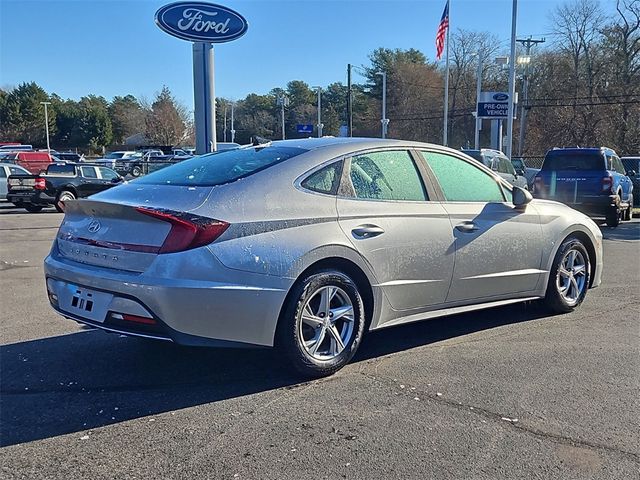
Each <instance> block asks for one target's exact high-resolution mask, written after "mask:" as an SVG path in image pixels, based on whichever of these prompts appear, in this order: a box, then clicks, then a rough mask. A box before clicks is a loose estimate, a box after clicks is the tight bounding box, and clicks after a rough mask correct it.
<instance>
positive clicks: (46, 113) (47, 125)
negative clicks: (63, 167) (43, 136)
mask: <svg viewBox="0 0 640 480" xmlns="http://www.w3.org/2000/svg"><path fill="white" fill-rule="evenodd" d="M40 104H41V105H44V127H45V129H46V132H47V152H48V153H49V154H51V146H50V145H49V113H48V112H47V105H51V102H40Z"/></svg>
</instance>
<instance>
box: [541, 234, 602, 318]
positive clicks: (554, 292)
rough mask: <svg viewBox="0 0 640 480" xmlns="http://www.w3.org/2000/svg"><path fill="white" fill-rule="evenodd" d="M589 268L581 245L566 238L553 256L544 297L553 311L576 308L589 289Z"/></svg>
mask: <svg viewBox="0 0 640 480" xmlns="http://www.w3.org/2000/svg"><path fill="white" fill-rule="evenodd" d="M590 275H591V265H590V264H589V254H588V253H587V249H586V248H585V247H584V245H583V244H582V242H581V241H580V240H578V239H577V238H575V237H569V238H567V239H566V240H565V241H564V242H563V243H562V245H561V246H560V248H559V249H558V252H557V253H556V256H555V259H554V261H553V267H552V269H551V273H550V275H549V284H548V285H547V293H546V295H545V298H544V303H545V305H546V306H547V307H548V308H549V309H550V310H551V311H553V312H556V313H567V312H570V311H572V310H573V309H575V308H576V307H578V306H579V305H580V304H581V303H582V301H583V300H584V297H585V295H586V294H587V289H588V288H589V280H590Z"/></svg>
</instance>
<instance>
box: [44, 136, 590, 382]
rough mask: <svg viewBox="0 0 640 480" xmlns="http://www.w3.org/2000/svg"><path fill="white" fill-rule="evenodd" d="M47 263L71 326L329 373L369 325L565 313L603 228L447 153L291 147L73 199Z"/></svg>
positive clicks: (51, 288)
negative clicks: (248, 350) (238, 349)
mask: <svg viewBox="0 0 640 480" xmlns="http://www.w3.org/2000/svg"><path fill="white" fill-rule="evenodd" d="M45 273H46V284H47V290H48V294H49V300H50V302H51V305H52V306H53V308H55V309H56V310H57V311H58V312H59V313H60V314H62V315H64V316H65V317H67V318H70V319H73V320H75V321H78V322H81V323H84V324H89V325H91V326H94V327H97V328H101V329H104V330H107V331H112V332H118V333H124V334H129V335H137V336H142V337H149V338H154V339H159V340H165V341H170V342H176V343H179V344H185V345H211V346H247V345H253V346H256V345H257V346H275V347H278V348H280V349H281V350H282V351H283V352H284V353H285V354H286V355H287V357H288V358H289V360H290V362H291V365H292V366H293V367H295V368H296V369H297V370H299V371H301V372H303V373H304V374H306V375H310V376H323V375H329V374H331V373H333V372H335V371H336V370H338V369H339V368H341V367H342V366H344V365H345V364H346V363H347V362H348V361H349V360H350V359H351V358H352V357H353V355H354V353H355V352H356V350H357V348H358V347H359V345H360V343H361V341H362V338H363V335H364V333H365V332H367V331H370V330H378V329H381V328H385V327H390V326H393V325H399V324H404V323H408V322H414V321H417V320H425V319H430V318H434V317H440V316H443V315H450V314H455V313H460V312H468V311H472V310H478V309H482V308H489V307H495V306H499V305H506V304H509V303H514V302H523V301H530V300H536V299H539V300H540V301H542V302H544V303H545V304H546V305H547V306H548V307H549V309H551V310H552V311H555V312H568V311H571V310H573V309H575V308H577V307H578V306H579V305H580V304H581V303H582V301H583V299H584V298H585V295H586V292H587V289H588V288H591V287H596V286H598V285H599V284H600V278H601V274H602V235H601V233H600V230H599V229H598V227H597V226H596V225H595V224H594V223H593V222H592V221H591V220H590V219H589V218H587V217H586V216H585V215H583V214H581V213H579V212H577V211H575V210H572V209H570V208H568V207H566V206H564V205H562V204H560V203H555V202H551V201H544V200H533V199H532V198H531V195H530V194H529V193H528V192H527V191H525V190H523V189H521V188H518V187H512V186H511V185H509V184H508V183H507V182H505V181H504V180H503V179H502V178H501V177H500V176H498V175H497V174H495V173H494V172H492V171H491V170H490V169H488V168H486V167H485V166H484V165H480V164H479V163H478V162H476V161H474V160H473V159H471V158H470V157H468V156H466V155H465V154H464V153H461V152H459V151H455V150H451V149H448V148H444V147H441V146H437V145H429V144H424V143H415V142H404V141H398V140H380V139H365V138H361V139H357V138H322V139H304V140H287V141H278V142H272V143H268V144H262V145H256V146H250V147H244V148H241V149H237V150H231V151H227V152H222V153H218V154H216V155H203V156H199V157H194V158H193V159H190V160H186V161H183V162H181V163H178V164H176V165H173V166H171V167H168V168H166V169H163V170H160V171H158V172H155V173H153V174H150V175H147V176H145V177H141V178H139V179H137V180H135V181H133V182H129V183H128V184H124V185H121V186H118V187H115V188H112V189H110V190H107V191H105V192H102V193H100V194H98V195H94V196H93V197H91V198H89V199H87V200H78V201H72V202H69V203H68V205H67V207H66V211H65V218H64V221H63V223H62V225H61V227H60V230H59V232H58V235H57V238H56V240H55V242H54V244H53V247H52V249H51V253H50V255H49V256H48V257H47V258H46V260H45Z"/></svg>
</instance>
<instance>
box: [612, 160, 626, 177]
mask: <svg viewBox="0 0 640 480" xmlns="http://www.w3.org/2000/svg"><path fill="white" fill-rule="evenodd" d="M613 168H615V169H616V172H618V173H621V174H622V175H624V174H625V169H624V165H622V162H621V161H620V159H619V158H618V157H613Z"/></svg>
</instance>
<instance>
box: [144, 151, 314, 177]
mask: <svg viewBox="0 0 640 480" xmlns="http://www.w3.org/2000/svg"><path fill="white" fill-rule="evenodd" d="M305 152H307V150H305V149H303V148H295V147H276V146H273V147H258V148H242V149H238V150H227V151H224V152H216V153H210V154H207V155H200V156H198V157H193V158H190V159H188V160H184V161H182V162H180V163H176V164H175V165H172V166H170V167H167V168H163V169H162V170H159V171H157V172H154V173H151V174H149V175H146V176H144V177H141V178H139V179H137V180H135V181H136V182H138V183H145V184H153V185H181V186H214V185H223V184H225V183H231V182H233V181H235V180H238V179H240V178H244V177H248V176H249V175H252V174H254V173H256V172H259V171H261V170H264V169H266V168H269V167H271V166H273V165H275V164H277V163H280V162H283V161H284V160H287V159H289V158H292V157H295V156H296V155H300V154H302V153H305Z"/></svg>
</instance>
